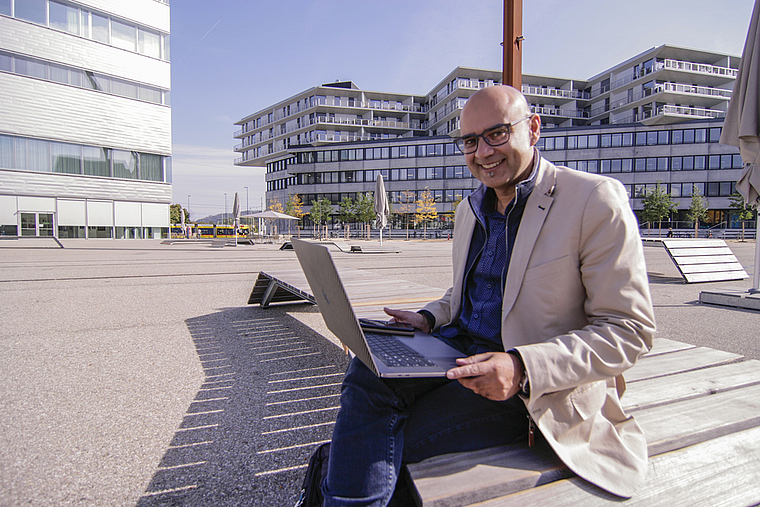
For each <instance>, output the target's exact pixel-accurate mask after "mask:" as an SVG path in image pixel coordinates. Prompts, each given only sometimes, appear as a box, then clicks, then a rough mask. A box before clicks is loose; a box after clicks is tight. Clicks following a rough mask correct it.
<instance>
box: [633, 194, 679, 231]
mask: <svg viewBox="0 0 760 507" xmlns="http://www.w3.org/2000/svg"><path fill="white" fill-rule="evenodd" d="M643 205H644V210H643V211H642V212H641V216H642V218H643V219H644V221H646V222H648V223H649V224H650V228H651V223H652V222H658V223H659V224H660V232H659V235H660V236H662V219H663V218H666V217H669V216H670V214H671V213H672V212H673V211H675V210H676V209H677V208H678V206H677V205H676V203H675V202H674V201H673V199H671V198H670V194H668V193H667V192H666V191H665V189H664V188H663V187H662V186H660V182H659V181H658V182H657V187H656V188H655V189H654V191H652V192H649V193H647V196H646V197H645V198H644V202H643Z"/></svg>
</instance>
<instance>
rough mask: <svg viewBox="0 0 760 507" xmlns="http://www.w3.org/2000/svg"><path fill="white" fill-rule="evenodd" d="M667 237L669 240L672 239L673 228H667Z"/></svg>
mask: <svg viewBox="0 0 760 507" xmlns="http://www.w3.org/2000/svg"><path fill="white" fill-rule="evenodd" d="M667 237H669V238H672V237H673V228H672V227H670V228H668V234H667Z"/></svg>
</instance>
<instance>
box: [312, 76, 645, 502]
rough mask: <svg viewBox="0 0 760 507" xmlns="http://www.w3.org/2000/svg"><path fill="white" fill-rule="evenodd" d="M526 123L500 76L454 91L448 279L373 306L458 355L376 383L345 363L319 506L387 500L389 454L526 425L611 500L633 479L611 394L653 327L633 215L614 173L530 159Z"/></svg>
mask: <svg viewBox="0 0 760 507" xmlns="http://www.w3.org/2000/svg"><path fill="white" fill-rule="evenodd" d="M540 129H541V120H540V118H539V117H538V115H535V114H531V113H530V108H529V106H528V104H527V102H526V100H525V98H524V97H523V96H522V94H521V93H520V92H518V91H517V90H516V89H514V88H511V87H508V86H494V87H489V88H485V89H483V90H480V91H478V92H477V93H475V94H474V95H473V96H472V97H470V99H469V100H468V101H467V103H466V105H465V107H464V109H463V110H462V114H461V118H460V130H461V133H462V137H461V138H458V139H457V146H458V147H459V148H460V150H462V152H463V153H464V154H465V159H466V162H467V166H468V167H469V169H470V171H471V172H472V174H473V176H475V177H476V178H477V179H478V180H479V181H480V182H481V183H482V184H481V186H480V187H479V188H478V189H477V190H476V191H475V192H474V193H473V194H472V195H471V196H470V197H469V198H468V199H467V200H466V201H463V202H462V203H461V205H460V206H458V208H457V214H456V226H455V230H454V242H453V245H452V258H453V270H454V282H453V287H452V288H451V289H449V290H448V291H447V293H446V294H445V295H444V297H443V298H441V299H440V300H438V301H434V302H432V303H430V304H428V305H427V306H425V307H424V308H423V309H422V310H420V312H417V313H414V312H407V311H398V310H391V309H386V312H387V313H388V314H389V315H391V316H392V317H393V318H394V319H395V320H398V321H403V322H407V323H410V324H412V325H414V326H415V327H417V328H419V329H422V330H424V331H428V332H433V333H434V334H436V335H438V336H439V337H440V338H441V339H443V340H446V341H448V342H449V343H452V344H454V346H456V347H458V348H460V350H462V351H463V352H465V353H467V354H468V356H469V357H466V358H464V359H460V360H458V364H459V366H458V367H456V368H453V369H451V370H449V371H448V372H447V377H448V378H446V379H410V380H384V379H380V378H378V377H376V376H375V375H374V374H372V373H371V372H370V371H369V370H368V369H367V368H366V367H364V365H363V364H362V363H361V361H358V360H357V359H354V360H353V361H352V362H351V364H350V365H349V368H348V371H347V373H346V377H345V379H344V383H343V389H342V394H341V410H340V412H339V413H338V418H337V421H336V426H335V430H334V433H333V440H332V445H331V449H330V460H329V467H328V473H327V478H326V480H325V481H324V483H323V485H322V491H323V494H324V497H325V500H324V505H326V506H333V505H363V506H364V505H368V506H369V505H372V506H382V505H387V504H388V503H389V502H390V500H391V496H392V494H393V491H394V487H395V484H396V480H397V478H398V473H399V470H400V468H401V466H402V464H403V463H411V462H416V461H420V460H422V459H425V458H427V457H430V456H433V455H437V454H443V453H447V452H455V451H466V450H473V449H478V448H483V447H489V446H494V445H503V444H507V443H511V442H513V441H515V440H516V439H519V438H525V435H526V433H529V432H532V431H533V425H534V424H535V426H537V428H538V431H540V433H541V435H543V437H544V438H545V439H546V440H547V442H548V443H549V444H550V445H551V446H552V448H553V449H554V451H555V452H556V453H557V455H558V456H559V458H560V459H562V461H563V462H564V463H565V464H566V465H567V466H568V467H569V468H570V469H571V470H573V471H574V472H575V473H577V474H578V475H579V476H581V477H583V478H585V479H586V480H588V481H590V482H592V483H594V484H596V485H598V486H600V487H602V488H604V489H606V490H608V491H610V492H612V493H615V494H617V495H620V496H631V495H632V494H633V492H634V490H635V488H636V487H637V486H638V485H639V484H640V483H641V482H642V481H643V479H644V475H645V472H646V466H647V465H646V458H647V449H646V441H645V439H644V435H643V433H642V431H641V429H640V428H639V426H638V425H637V424H636V422H635V421H634V420H633V419H632V418H629V417H627V416H626V415H625V414H624V413H623V411H622V408H621V406H620V401H619V396H620V395H621V394H622V392H623V390H624V388H625V387H624V386H625V383H624V381H623V377H622V375H621V374H622V373H623V372H624V371H625V370H626V369H628V368H630V367H631V366H632V365H633V364H634V362H635V361H636V359H637V358H638V357H639V356H640V355H641V354H642V353H644V352H646V351H647V350H649V348H650V347H651V345H652V335H653V333H654V328H655V325H654V317H653V310H652V304H651V300H650V296H649V289H648V280H647V275H646V268H645V265H644V257H643V251H642V247H641V240H640V238H639V235H638V225H637V223H636V220H635V217H634V216H633V213H632V212H631V209H630V207H629V206H628V202H627V196H626V194H625V191H624V189H623V187H622V185H621V184H620V183H619V182H617V181H616V180H613V179H611V178H607V177H603V176H597V175H590V174H586V173H582V172H578V171H574V170H571V169H568V168H565V167H557V166H554V165H553V164H551V163H550V162H548V161H546V160H544V159H542V158H541V157H540V155H539V153H538V150H537V149H536V148H535V144H536V143H537V142H538V139H539V137H540ZM528 415H529V416H530V417H529V418H528V417H527V416H528Z"/></svg>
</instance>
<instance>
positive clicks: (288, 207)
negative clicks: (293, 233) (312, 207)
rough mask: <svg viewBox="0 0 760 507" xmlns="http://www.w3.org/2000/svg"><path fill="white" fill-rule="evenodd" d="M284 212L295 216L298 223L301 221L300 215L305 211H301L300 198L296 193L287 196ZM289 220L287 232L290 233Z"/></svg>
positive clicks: (301, 203)
mask: <svg viewBox="0 0 760 507" xmlns="http://www.w3.org/2000/svg"><path fill="white" fill-rule="evenodd" d="M285 214H286V215H290V216H292V217H296V218H297V219H298V223H299V224H300V223H301V217H303V216H304V215H305V213H304V211H303V202H301V198H300V197H299V196H298V194H293V195H291V196H289V198H288V202H286V203H285ZM290 222H291V220H288V234H290ZM299 234H300V233H299ZM299 237H300V235H299Z"/></svg>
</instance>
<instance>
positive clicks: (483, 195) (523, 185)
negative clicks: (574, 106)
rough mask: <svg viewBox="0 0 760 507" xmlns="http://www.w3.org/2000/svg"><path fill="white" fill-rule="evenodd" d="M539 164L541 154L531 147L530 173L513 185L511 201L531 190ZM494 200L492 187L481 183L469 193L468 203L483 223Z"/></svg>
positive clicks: (524, 195)
mask: <svg viewBox="0 0 760 507" xmlns="http://www.w3.org/2000/svg"><path fill="white" fill-rule="evenodd" d="M539 165H541V155H540V154H539V152H538V149H537V148H535V147H534V148H533V168H532V169H531V171H530V175H529V176H528V177H527V178H526V179H524V180H523V181H521V182H520V183H518V184H517V186H516V187H515V199H513V200H512V202H516V201H524V200H525V199H527V198H528V196H529V195H530V193H531V192H532V191H533V187H534V186H535V185H536V180H537V177H538V167H539ZM495 200H496V192H494V190H493V189H492V188H488V187H487V186H485V185H484V184H483V183H481V184H480V185H479V186H478V188H477V189H476V190H475V191H474V192H473V193H472V194H471V195H470V203H471V205H472V210H473V211H474V212H475V216H476V217H477V218H478V220H480V222H481V223H484V217H485V215H487V214H488V213H490V212H491V211H492V210H493V209H494V203H495Z"/></svg>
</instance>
